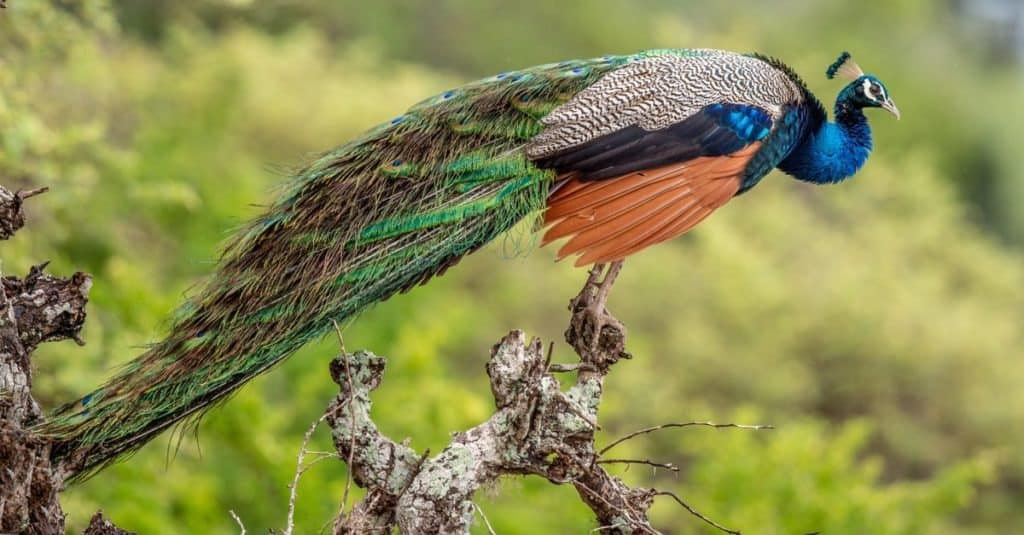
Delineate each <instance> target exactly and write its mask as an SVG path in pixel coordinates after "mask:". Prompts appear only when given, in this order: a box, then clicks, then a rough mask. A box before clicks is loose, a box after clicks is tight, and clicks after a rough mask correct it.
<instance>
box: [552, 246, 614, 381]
mask: <svg viewBox="0 0 1024 535" xmlns="http://www.w3.org/2000/svg"><path fill="white" fill-rule="evenodd" d="M604 267H605V266H604V265H603V264H596V265H595V266H594V267H593V268H592V269H591V270H590V274H589V276H588V277H587V282H586V284H584V286H583V289H582V290H581V291H580V293H579V295H577V296H576V297H575V298H573V300H572V301H570V303H569V306H570V310H572V312H573V320H572V323H571V325H570V327H569V330H568V331H567V332H566V340H567V341H568V342H569V343H570V344H572V345H573V347H574V348H575V349H576V350H577V351H578V352H580V354H581V355H583V354H584V353H586V354H587V355H590V356H591V357H592V358H595V359H596V360H599V361H601V362H607V363H609V364H610V363H613V362H615V361H616V360H618V359H620V358H629V353H626V352H625V351H624V346H625V337H626V327H625V325H623V324H622V322H620V321H619V320H618V319H616V318H615V317H614V316H612V315H611V314H610V313H609V312H608V309H607V308H606V306H605V304H606V302H607V300H608V294H609V292H610V291H611V288H612V286H613V285H614V283H615V279H616V277H617V276H618V275H619V272H620V271H621V270H622V261H621V260H619V261H617V262H613V263H612V264H611V265H610V266H608V269H607V271H605V269H604ZM602 273H604V278H603V279H602V278H601V275H602Z"/></svg>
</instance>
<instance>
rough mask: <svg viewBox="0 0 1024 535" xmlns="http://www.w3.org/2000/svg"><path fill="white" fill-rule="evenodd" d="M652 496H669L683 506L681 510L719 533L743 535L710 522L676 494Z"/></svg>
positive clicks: (656, 493) (661, 493)
mask: <svg viewBox="0 0 1024 535" xmlns="http://www.w3.org/2000/svg"><path fill="white" fill-rule="evenodd" d="M654 495H655V496H670V497H671V498H672V499H674V500H675V501H676V502H677V503H679V505H681V506H683V509H686V510H687V511H689V512H690V514H691V515H693V516H695V517H697V518H699V519H701V520H703V521H704V522H707V523H708V525H711V526H713V527H715V528H718V529H719V530H721V531H724V532H725V533H728V534H729V535H743V534H742V533H740V532H739V531H736V530H734V529H729V528H727V527H725V526H723V525H721V524H719V523H718V522H715V521H714V520H711V519H710V518H708V517H706V516H704V515H702V514H700V511H698V510H696V509H694V508H693V507H690V506H689V505H688V504H687V503H686V502H684V501H683V500H682V498H680V497H679V496H676V494H675V493H674V492H669V491H667V490H659V491H658V492H655V493H654Z"/></svg>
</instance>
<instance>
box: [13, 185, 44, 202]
mask: <svg viewBox="0 0 1024 535" xmlns="http://www.w3.org/2000/svg"><path fill="white" fill-rule="evenodd" d="M47 191H50V188H49V186H42V187H38V188H33V189H27V190H24V191H19V192H17V193H16V194H15V195H17V196H18V198H19V199H21V200H25V199H28V198H30V197H35V196H36V195H42V194H43V193H46V192H47Z"/></svg>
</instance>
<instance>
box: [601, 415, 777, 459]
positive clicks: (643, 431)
mask: <svg viewBox="0 0 1024 535" xmlns="http://www.w3.org/2000/svg"><path fill="white" fill-rule="evenodd" d="M692 426H703V427H714V428H716V429H723V428H726V427H733V428H736V429H753V430H755V431H759V430H761V429H775V426H773V425H745V424H716V423H714V422H677V423H671V424H662V425H656V426H654V427H647V428H644V429H640V430H639V431H633V432H632V433H630V434H628V435H626V436H624V437H622V438H620V439H618V440H616V441H614V442H612V443H611V444H608V445H607V446H605V447H604V448H602V449H601V451H599V452H597V455H598V456H601V455H604V453H605V452H607V451H608V450H610V449H612V448H614V447H615V446H618V445H619V444H622V443H623V442H625V441H627V440H629V439H631V438H634V437H637V436H639V435H644V434H647V433H653V432H655V431H660V430H662V429H668V428H671V427H692Z"/></svg>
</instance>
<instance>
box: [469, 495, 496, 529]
mask: <svg viewBox="0 0 1024 535" xmlns="http://www.w3.org/2000/svg"><path fill="white" fill-rule="evenodd" d="M473 507H475V508H476V512H478V513H480V518H482V519H484V525H485V526H487V533H490V535H498V534H497V533H496V532H495V531H494V526H491V521H490V520H487V515H485V514H484V510H483V509H481V508H480V506H479V505H477V503H476V502H473Z"/></svg>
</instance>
